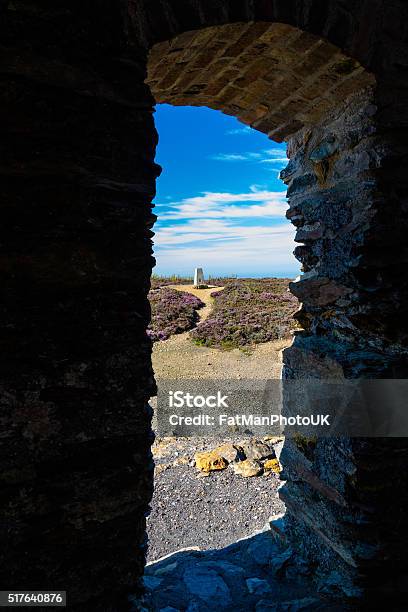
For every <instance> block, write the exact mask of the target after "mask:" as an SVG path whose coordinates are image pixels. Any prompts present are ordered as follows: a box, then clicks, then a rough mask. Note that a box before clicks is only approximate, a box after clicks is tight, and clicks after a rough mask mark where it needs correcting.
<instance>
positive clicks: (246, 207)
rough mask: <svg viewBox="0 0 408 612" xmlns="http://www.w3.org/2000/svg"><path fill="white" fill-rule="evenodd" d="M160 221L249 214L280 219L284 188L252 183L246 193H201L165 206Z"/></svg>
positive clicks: (282, 213)
mask: <svg viewBox="0 0 408 612" xmlns="http://www.w3.org/2000/svg"><path fill="white" fill-rule="evenodd" d="M165 206H166V210H165V211H164V212H163V213H162V214H161V215H160V218H161V220H163V221H169V220H176V219H231V218H248V217H262V218H266V217H280V218H283V217H284V215H285V211H286V208H287V203H286V196H285V192H283V191H267V190H258V189H257V188H256V185H252V186H251V188H250V191H248V192H246V193H225V192H221V193H214V192H210V191H208V192H204V193H202V194H201V195H198V196H194V197H191V198H184V199H183V200H181V201H179V202H170V203H168V204H166V205H165Z"/></svg>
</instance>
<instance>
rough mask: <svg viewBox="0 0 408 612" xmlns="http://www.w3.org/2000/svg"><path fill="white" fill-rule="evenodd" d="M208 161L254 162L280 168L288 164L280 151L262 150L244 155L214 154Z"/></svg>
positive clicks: (247, 152)
mask: <svg viewBox="0 0 408 612" xmlns="http://www.w3.org/2000/svg"><path fill="white" fill-rule="evenodd" d="M210 159H213V160H215V161H221V162H244V161H245V162H254V163H260V164H276V165H279V166H282V164H286V163H287V162H288V159H287V157H284V153H283V151H282V150H281V149H264V150H263V151H246V152H245V153H215V154H214V155H211V156H210Z"/></svg>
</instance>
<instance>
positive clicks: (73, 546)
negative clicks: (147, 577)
mask: <svg viewBox="0 0 408 612" xmlns="http://www.w3.org/2000/svg"><path fill="white" fill-rule="evenodd" d="M99 7H100V13H98V14H96V13H95V8H96V5H95V7H93V6H91V3H84V4H81V6H79V5H76V6H73V7H71V6H70V5H68V3H67V4H66V5H65V6H64V3H59V4H58V6H56V5H55V4H54V3H52V2H49V3H47V2H43V3H41V5H40V3H38V4H35V3H33V4H26V3H10V9H9V11H8V12H7V13H6V14H5V15H4V14H3V15H2V19H3V21H2V27H1V44H2V45H3V48H2V54H1V56H2V59H1V68H0V70H1V88H0V99H1V110H2V113H1V117H2V118H1V137H0V148H1V159H2V161H1V175H2V179H1V184H0V199H1V216H2V220H1V234H2V238H1V243H0V269H1V289H2V302H1V323H0V324H1V351H0V360H1V366H0V377H1V382H0V386H1V396H0V406H1V471H0V480H1V486H2V490H1V496H0V512H1V523H0V531H1V546H0V584H1V585H2V588H8V589H22V588H24V589H46V588H52V589H64V590H67V592H68V602H69V606H70V608H74V607H75V606H76V605H79V606H80V607H81V609H86V610H89V609H95V610H101V609H104V610H105V609H110V603H112V602H116V603H117V602H118V601H119V597H120V593H121V592H123V590H124V589H126V590H129V589H130V588H136V587H137V579H138V576H140V575H141V573H142V572H143V566H144V546H145V533H144V532H145V519H144V515H145V513H146V512H147V508H148V502H149V500H150V497H151V493H152V469H153V466H152V460H151V457H150V444H151V440H152V436H151V431H150V414H149V411H148V408H147V400H148V398H149V396H150V395H152V393H153V390H154V382H153V375H152V370H151V366H150V350H151V347H150V342H149V341H148V339H147V338H146V334H145V327H146V325H147V322H148V320H149V315H150V312H149V306H148V302H147V299H146V294H147V291H148V288H149V282H150V281H149V277H150V271H151V266H152V262H153V259H152V256H151V252H152V249H151V242H150V238H151V235H152V234H151V231H150V227H151V225H152V223H153V220H154V217H153V216H152V214H151V209H150V201H151V198H152V197H153V195H154V192H155V177H156V175H157V173H158V168H157V166H155V165H154V162H153V158H154V149H155V144H156V133H155V130H154V125H153V118H152V112H151V106H152V99H151V96H150V94H149V92H148V89H147V88H146V86H145V85H144V84H143V79H144V77H145V72H144V71H145V58H144V54H143V53H140V52H139V53H135V52H133V51H132V50H129V49H127V46H126V44H125V42H124V39H123V33H122V31H121V27H122V23H121V20H120V15H118V14H117V12H116V10H113V9H112V5H111V4H110V3H102V4H100V5H99ZM99 599H101V601H103V606H102V603H98V602H99ZM80 602H82V604H80ZM84 602H87V603H86V604H85V603H84ZM116 603H115V609H117V608H116ZM105 606H106V607H105Z"/></svg>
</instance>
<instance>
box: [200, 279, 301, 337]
mask: <svg viewBox="0 0 408 612" xmlns="http://www.w3.org/2000/svg"><path fill="white" fill-rule="evenodd" d="M289 282H290V280H289V279H280V278H268V279H239V280H237V279H232V280H229V281H228V282H227V284H226V286H225V289H224V290H223V291H220V292H214V293H213V294H212V296H213V298H214V308H213V311H212V314H211V315H210V317H209V318H208V319H207V320H206V321H204V322H203V323H200V324H199V325H198V326H197V327H196V328H195V329H194V330H193V331H192V332H191V334H190V335H191V338H192V339H193V340H194V341H195V342H196V343H197V344H200V345H204V346H214V347H218V348H224V349H230V348H239V347H240V348H245V347H246V348H248V347H250V346H251V345H254V344H259V343H262V342H269V341H270V340H276V339H278V338H284V337H287V336H289V333H290V330H291V329H293V327H294V321H293V320H292V315H293V313H294V312H295V311H296V310H297V308H298V301H297V299H296V298H295V297H294V296H293V295H292V294H291V293H289V291H288V284H289Z"/></svg>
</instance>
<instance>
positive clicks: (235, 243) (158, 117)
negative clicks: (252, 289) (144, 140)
mask: <svg viewBox="0 0 408 612" xmlns="http://www.w3.org/2000/svg"><path fill="white" fill-rule="evenodd" d="M155 121H156V128H157V130H158V132H159V145H158V148H157V154H156V161H157V163H159V164H160V165H161V166H162V167H163V172H162V175H161V176H160V177H159V179H158V181H157V195H156V198H155V204H156V208H155V211H154V212H155V213H156V214H157V216H158V221H157V223H156V224H155V227H154V231H155V233H156V235H155V237H154V244H155V246H154V251H155V257H156V260H157V264H156V268H155V269H154V272H155V273H156V274H162V275H171V274H178V275H187V274H188V275H192V273H193V271H194V268H195V267H202V268H204V274H205V275H206V276H208V275H211V276H225V275H237V276H252V277H257V276H258V277H259V276H289V277H295V276H296V275H297V274H299V264H298V262H297V261H296V260H295V258H294V257H293V255H292V251H293V248H294V243H293V237H294V228H293V226H292V225H291V224H290V223H289V222H288V221H287V220H286V219H285V210H286V208H287V203H286V198H285V186H284V185H283V183H282V182H281V181H280V180H279V179H278V173H279V171H280V170H281V169H282V168H284V167H285V166H286V164H287V160H286V153H285V145H281V144H277V143H274V142H273V141H271V140H269V139H268V138H267V137H266V136H265V135H264V134H261V133H260V132H257V131H255V130H251V129H250V128H248V127H246V126H245V125H243V124H242V123H239V122H238V121H237V120H236V119H235V118H233V117H229V116H227V115H223V114H222V113H221V112H219V111H213V110H210V109H208V108H194V107H187V106H186V107H173V106H169V105H166V104H162V105H158V106H157V107H156V114H155Z"/></svg>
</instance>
